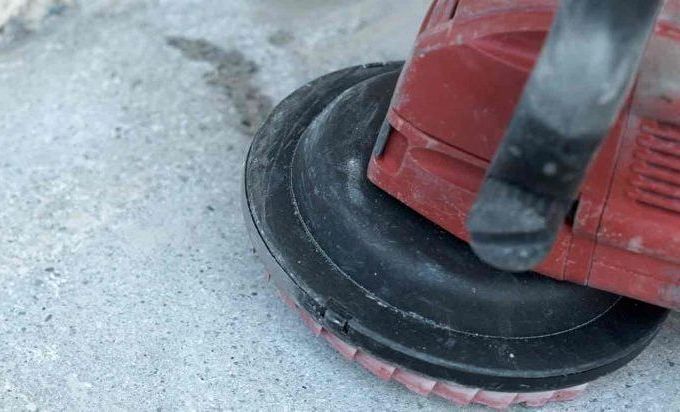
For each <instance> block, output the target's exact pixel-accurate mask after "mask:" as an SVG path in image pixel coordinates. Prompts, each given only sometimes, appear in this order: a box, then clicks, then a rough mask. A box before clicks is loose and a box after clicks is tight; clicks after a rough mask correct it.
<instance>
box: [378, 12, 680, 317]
mask: <svg viewBox="0 0 680 412" xmlns="http://www.w3.org/2000/svg"><path fill="white" fill-rule="evenodd" d="M556 7H557V0H514V1H510V0H437V1H434V3H433V4H432V6H431V7H430V10H429V11H428V14H427V16H426V18H425V20H424V22H423V25H422V27H421V31H420V34H419V36H418V38H417V41H416V45H415V48H414V51H413V54H412V57H411V59H410V60H409V61H408V62H407V63H406V65H405V67H404V70H403V72H402V75H401V78H400V80H399V83H398V85H397V90H396V93H395V96H394V99H393V102H392V105H391V108H390V110H389V113H388V119H389V121H390V124H391V126H392V132H391V134H390V136H389V139H388V141H387V145H386V147H385V150H384V152H383V154H382V155H381V156H378V157H373V158H372V159H371V162H370V164H369V172H368V175H369V179H370V180H371V181H372V182H373V183H375V184H376V185H378V186H379V187H381V188H382V189H383V190H385V191H387V192H388V193H390V194H392V195H393V196H395V197H396V198H398V199H399V200H401V201H402V202H404V203H405V204H407V205H408V206H410V207H411V208H413V209H414V210H416V211H417V212H418V213H420V214H422V215H423V216H425V217H427V218H428V219H430V220H431V221H433V222H435V223H437V224H438V225H440V226H441V227H443V228H444V229H446V230H447V231H449V232H451V233H453V234H454V235H456V236H458V237H460V238H462V239H468V236H469V235H468V232H467V230H466V227H465V222H466V219H467V214H468V211H469V209H470V207H471V206H472V203H473V202H474V200H475V197H476V193H477V191H478V189H479V187H480V185H481V183H482V181H483V178H484V174H485V171H486V168H487V166H488V165H489V163H490V160H491V159H492V157H493V155H494V152H495V150H496V148H497V147H498V145H499V142H500V141H501V139H502V138H503V135H504V132H505V129H506V127H507V126H508V124H509V122H510V120H511V118H512V115H513V112H514V108H515V105H516V104H517V103H518V101H519V98H520V95H521V93H522V90H523V88H524V85H525V83H526V81H527V80H528V77H529V75H530V73H531V70H532V68H533V65H534V63H535V61H536V59H537V57H538V54H539V52H540V50H541V47H542V45H543V42H544V40H545V38H546V34H547V32H548V31H549V29H550V25H551V23H552V19H553V17H554V13H555V10H556ZM679 64H680V0H670V1H668V2H667V4H666V6H665V8H664V10H663V12H662V14H661V16H660V19H659V22H658V25H657V28H656V30H655V33H654V35H653V37H652V39H651V40H650V44H649V46H648V49H647V52H646V55H645V58H644V61H643V64H642V69H641V72H640V73H641V74H640V75H639V78H638V80H637V82H636V86H635V88H634V91H633V92H632V93H631V96H630V98H629V100H628V104H627V105H626V107H625V108H624V110H623V111H622V112H621V115H620V117H619V119H618V121H617V122H616V125H615V127H614V128H613V129H612V131H611V133H610V135H609V136H608V137H607V138H606V140H605V142H604V144H603V146H602V148H601V149H600V151H599V153H598V155H597V156H596V158H595V159H594V161H593V162H592V164H591V165H590V168H589V171H588V174H587V178H586V181H585V183H584V184H583V186H582V188H581V192H580V197H579V203H578V209H577V211H576V214H575V217H574V220H573V222H566V223H565V224H564V226H563V228H562V229H561V231H560V234H559V236H558V240H557V242H556V244H555V246H554V248H553V250H552V252H551V254H550V255H549V257H548V258H547V259H546V260H545V261H544V262H543V263H542V264H541V265H540V266H539V267H538V268H537V271H539V272H540V273H543V274H545V275H547V276H550V277H553V278H555V279H560V280H566V281H571V282H575V283H580V284H584V285H589V286H592V287H595V288H598V289H603V290H607V291H611V292H614V293H618V294H621V295H625V296H630V297H633V298H636V299H640V300H644V301H647V302H651V303H654V304H657V305H660V306H665V307H669V308H674V309H680V67H679V66H678V65H679Z"/></svg>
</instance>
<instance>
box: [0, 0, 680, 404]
mask: <svg viewBox="0 0 680 412" xmlns="http://www.w3.org/2000/svg"><path fill="white" fill-rule="evenodd" d="M424 6H425V0H401V1H399V2H394V1H393V0H363V1H362V0H354V1H349V0H345V1H334V2H329V1H326V0H306V1H302V0H228V1H224V0H201V1H189V0H186V1H181V2H180V1H170V0H148V1H143V0H88V1H87V2H85V1H82V2H81V5H80V7H79V8H76V9H71V10H67V11H64V12H63V13H62V14H61V15H56V16H52V17H50V18H49V19H48V21H47V22H46V23H45V24H44V25H43V27H42V29H41V30H40V31H38V32H36V33H25V34H24V35H22V36H19V37H18V38H15V39H13V40H12V41H11V42H8V43H6V44H4V45H3V47H2V49H0V143H1V144H2V153H3V156H2V159H0V182H1V185H2V191H0V204H1V205H2V208H0V227H2V230H1V231H0V244H2V249H1V250H2V251H1V252H0V319H1V322H0V409H3V410H33V411H35V410H213V409H216V410H220V409H238V410H329V409H330V410H393V411H411V410H414V409H427V410H448V409H451V408H452V406H451V405H449V404H447V403H445V402H443V401H441V400H438V399H428V398H422V397H419V396H416V395H413V394H411V393H410V392H408V391H406V390H404V389H402V388H401V387H400V386H399V385H396V384H393V383H383V382H381V381H378V380H376V379H374V378H373V377H372V376H370V375H369V374H368V373H366V372H364V371H363V370H362V369H360V368H358V367H356V366H355V365H352V364H350V363H347V362H346V361H344V360H343V359H342V358H341V357H340V356H338V355H337V354H335V353H334V352H333V350H331V349H330V348H329V347H327V346H326V345H325V343H324V342H322V341H319V340H318V339H315V338H313V337H312V336H311V335H310V334H309V333H308V332H307V330H306V329H305V327H304V326H303V325H302V323H301V322H300V321H299V320H298V318H297V317H296V315H294V314H292V313H291V312H290V311H289V310H288V309H287V308H286V307H285V305H284V304H282V303H281V302H280V301H279V300H278V298H277V297H276V294H275V293H274V292H273V291H272V290H271V289H270V288H269V287H267V285H266V284H265V283H264V281H263V279H262V276H261V275H262V270H263V268H262V266H261V265H260V263H259V262H258V261H257V259H256V258H255V256H253V254H252V252H251V249H250V245H249V241H248V239H247V236H246V233H245V229H244V225H243V223H242V217H241V211H240V204H239V202H240V200H239V195H240V194H239V185H240V174H241V167H242V161H243V155H244V152H245V150H246V148H247V146H248V144H249V142H250V133H251V131H252V130H253V128H254V124H255V123H257V122H258V121H260V119H261V118H262V115H263V114H262V111H265V110H267V109H268V108H269V107H271V105H272V104H273V103H275V102H276V101H278V100H280V99H281V98H282V97H284V96H285V95H286V94H287V93H289V92H290V91H292V90H293V89H294V88H295V87H296V86H298V85H300V84H301V83H303V82H305V81H307V80H309V79H311V78H313V77H315V76H317V75H320V74H322V73H324V72H327V71H328V70H331V69H334V68H340V67H343V66H346V65H350V64H354V63H356V62H369V61H376V60H391V59H398V58H403V57H404V56H405V55H406V53H407V50H408V47H409V43H410V41H411V39H412V37H413V34H414V30H415V29H416V26H417V24H418V20H419V19H420V16H421V14H422V12H423V9H424ZM679 368H680V316H678V314H677V313H676V314H674V315H673V316H672V317H671V318H670V319H669V321H668V322H667V323H666V325H665V327H664V329H663V331H662V332H661V334H660V335H659V337H658V338H657V339H656V341H655V342H654V343H653V344H652V346H651V347H650V348H649V349H648V350H647V351H646V352H645V353H644V354H643V355H641V356H640V357H639V358H638V359H637V360H635V361H634V362H632V363H631V364H630V365H629V366H627V367H625V368H624V369H622V370H620V371H619V372H616V373H615V374H613V375H611V376H609V377H606V378H603V379H601V380H599V381H597V382H595V383H594V384H593V385H592V388H591V389H590V391H589V392H588V393H587V394H586V395H585V396H584V397H582V398H581V399H580V400H577V401H575V402H571V403H566V404H561V405H555V406H550V407H548V408H546V410H620V409H631V410H658V411H667V410H680V372H679V371H680V369H679ZM473 409H475V408H473ZM476 409H478V408H476Z"/></svg>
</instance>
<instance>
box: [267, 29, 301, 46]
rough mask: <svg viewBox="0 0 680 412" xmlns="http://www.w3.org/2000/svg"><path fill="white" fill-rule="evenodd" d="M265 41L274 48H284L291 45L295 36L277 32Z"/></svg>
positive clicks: (285, 32)
mask: <svg viewBox="0 0 680 412" xmlns="http://www.w3.org/2000/svg"><path fill="white" fill-rule="evenodd" d="M267 40H269V43H271V44H273V45H274V46H285V45H288V44H290V43H292V42H293V41H294V40H295V36H294V35H293V33H291V32H289V31H286V30H277V31H275V32H274V33H272V34H271V35H270V36H269V38H268V39H267Z"/></svg>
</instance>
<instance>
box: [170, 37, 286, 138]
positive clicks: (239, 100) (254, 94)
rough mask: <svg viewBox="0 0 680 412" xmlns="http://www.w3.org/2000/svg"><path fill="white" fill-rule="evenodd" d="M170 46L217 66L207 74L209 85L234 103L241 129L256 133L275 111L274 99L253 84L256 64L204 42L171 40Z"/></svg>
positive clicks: (185, 39) (190, 57)
mask: <svg viewBox="0 0 680 412" xmlns="http://www.w3.org/2000/svg"><path fill="white" fill-rule="evenodd" d="M167 42H168V44H169V45H170V46H172V47H174V48H176V49H178V50H179V51H181V52H182V55H184V57H186V58H188V59H190V60H195V61H203V62H207V63H210V64H212V65H213V66H214V70H213V71H211V72H208V73H206V75H205V78H206V81H207V82H208V84H209V85H211V86H214V87H216V88H218V89H219V90H220V91H222V92H223V93H224V94H225V95H226V96H227V97H229V99H231V101H232V102H233V104H234V108H235V109H236V111H237V112H238V114H239V117H240V119H239V121H240V125H241V127H243V128H244V129H245V130H246V131H247V132H249V133H253V132H255V131H256V130H257V128H258V127H259V126H260V125H261V124H262V122H264V120H265V118H266V116H267V115H268V114H269V112H270V111H271V110H272V107H273V105H272V101H271V99H270V98H269V97H268V96H266V95H265V94H263V93H262V92H261V91H260V88H259V87H258V86H257V84H256V83H255V82H254V80H255V79H254V78H255V74H256V73H257V71H258V69H259V68H258V66H257V64H256V63H254V62H252V61H250V60H248V59H247V58H246V57H245V56H244V55H243V53H241V52H240V51H238V50H236V49H231V50H224V49H222V48H221V47H219V46H216V45H214V44H212V43H210V42H208V41H207V40H204V39H189V38H185V37H168V38H167Z"/></svg>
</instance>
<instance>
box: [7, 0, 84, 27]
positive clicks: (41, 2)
mask: <svg viewBox="0 0 680 412" xmlns="http://www.w3.org/2000/svg"><path fill="white" fill-rule="evenodd" d="M72 4H73V0H0V32H1V31H2V29H3V26H5V25H6V24H7V23H8V22H9V21H10V19H18V20H19V21H21V22H23V23H24V24H26V25H27V26H31V27H35V26H36V25H37V24H38V22H39V21H40V20H42V19H43V18H44V17H45V16H46V15H47V14H49V13H55V12H57V11H58V10H61V9H62V7H64V6H68V5H72Z"/></svg>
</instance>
